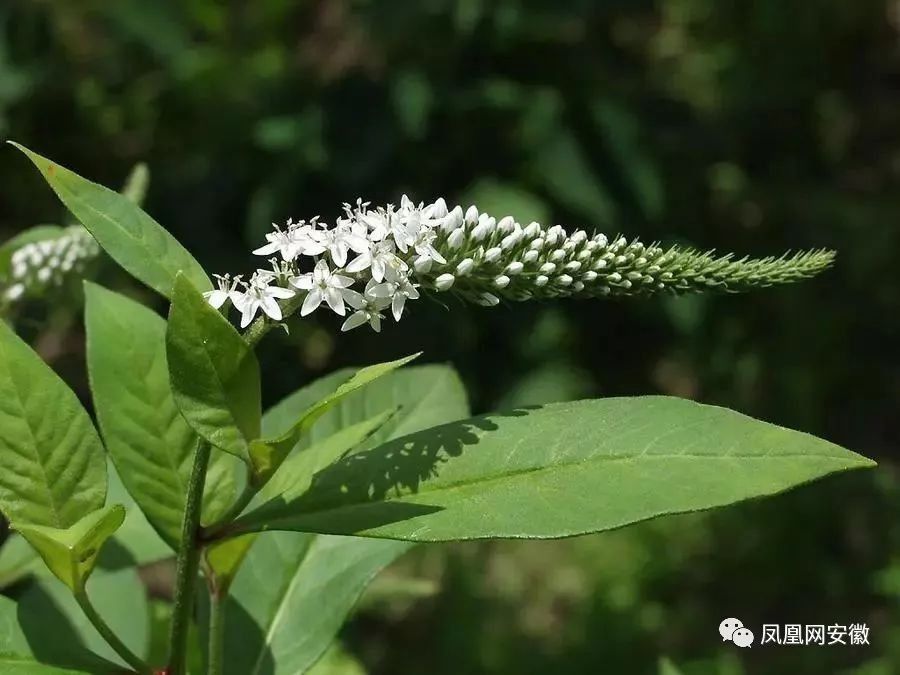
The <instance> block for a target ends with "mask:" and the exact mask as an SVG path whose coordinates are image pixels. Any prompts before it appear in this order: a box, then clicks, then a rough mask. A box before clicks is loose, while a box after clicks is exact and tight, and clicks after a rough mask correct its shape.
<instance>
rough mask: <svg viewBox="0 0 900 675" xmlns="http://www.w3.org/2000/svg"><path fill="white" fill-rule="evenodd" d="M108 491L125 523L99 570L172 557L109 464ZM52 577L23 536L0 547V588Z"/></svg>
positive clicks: (13, 537) (109, 500) (14, 536)
mask: <svg viewBox="0 0 900 675" xmlns="http://www.w3.org/2000/svg"><path fill="white" fill-rule="evenodd" d="M108 472H109V488H108V490H107V493H106V503H107V505H108V506H111V505H113V504H123V505H124V506H125V522H124V523H122V525H121V526H120V527H119V529H118V530H117V531H116V533H115V534H114V535H113V537H112V543H110V544H108V545H107V546H106V547H104V549H103V551H102V552H101V553H100V559H99V560H98V562H97V565H98V566H99V567H103V568H107V569H120V568H122V567H138V566H142V565H149V564H151V563H155V562H158V561H160V560H164V559H166V558H171V557H172V549H171V548H169V546H168V545H167V544H166V543H165V542H163V540H162V539H160V537H159V534H157V532H156V530H155V529H153V527H151V525H150V523H149V522H147V518H146V517H145V516H144V514H143V513H142V512H141V510H140V508H138V505H137V503H136V502H135V501H134V499H133V498H132V497H131V495H130V494H128V491H127V490H126V489H125V486H124V485H123V484H122V480H121V479H120V478H119V474H118V472H117V471H116V467H115V466H114V465H113V464H112V462H109V464H108ZM47 574H51V572H50V570H48V569H47V566H46V565H45V564H44V562H43V561H42V560H41V558H40V556H39V555H38V554H37V551H35V550H34V548H32V546H31V544H29V543H28V542H27V541H26V540H25V539H24V538H23V537H22V536H20V535H18V534H15V533H13V534H11V535H10V536H9V537H8V538H7V539H6V541H5V542H4V543H3V546H2V547H0V589H2V588H4V587H6V586H11V585H12V584H15V583H17V582H19V581H21V580H22V579H24V578H25V577H28V576H31V575H37V576H41V575H47Z"/></svg>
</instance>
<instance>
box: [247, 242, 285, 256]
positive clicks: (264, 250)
mask: <svg viewBox="0 0 900 675" xmlns="http://www.w3.org/2000/svg"><path fill="white" fill-rule="evenodd" d="M278 249H279V246H278V244H277V243H276V242H270V243H268V244H266V245H265V246H260V247H259V248H258V249H256V250H255V251H253V254H254V255H271V254H272V253H275V251H277V250H278Z"/></svg>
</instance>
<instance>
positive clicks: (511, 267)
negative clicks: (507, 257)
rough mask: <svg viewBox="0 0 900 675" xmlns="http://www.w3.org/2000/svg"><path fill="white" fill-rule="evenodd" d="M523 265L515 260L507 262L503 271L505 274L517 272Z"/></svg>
mask: <svg viewBox="0 0 900 675" xmlns="http://www.w3.org/2000/svg"><path fill="white" fill-rule="evenodd" d="M524 267H525V265H523V264H522V263H520V262H519V261H518V260H516V261H515V262H511V263H509V265H507V266H506V270H505V271H506V273H507V274H518V273H519V272H521V271H522V269H523V268H524Z"/></svg>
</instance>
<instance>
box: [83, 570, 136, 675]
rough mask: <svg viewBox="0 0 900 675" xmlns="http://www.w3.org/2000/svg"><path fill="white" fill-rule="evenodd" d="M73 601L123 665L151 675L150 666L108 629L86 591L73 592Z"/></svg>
mask: <svg viewBox="0 0 900 675" xmlns="http://www.w3.org/2000/svg"><path fill="white" fill-rule="evenodd" d="M75 600H76V601H77V602H78V606H79V607H81V611H83V612H84V615H85V616H86V617H87V618H88V620H89V621H90V622H91V623H92V624H93V626H94V628H96V629H97V632H98V633H100V635H101V636H102V637H103V639H104V640H106V644H108V645H109V646H110V647H112V648H113V651H115V652H116V654H118V655H119V656H121V657H122V660H123V661H125V663H127V664H128V665H129V666H131V667H132V668H134V670H135V672H138V673H140V674H141V675H151V674H152V672H153V671H151V670H150V666H148V665H147V664H146V663H144V661H143V660H142V659H141V658H140V657H139V656H138V655H137V654H135V653H134V652H133V651H131V650H130V649H129V648H128V647H127V646H126V645H125V643H124V642H122V641H121V640H120V639H119V638H118V636H117V635H116V634H115V633H114V632H113V630H112V629H111V628H110V627H109V624H107V623H106V621H104V620H103V617H102V616H100V614H99V613H98V612H97V610H96V609H95V608H94V605H92V604H91V601H90V598H88V596H87V591H86V590H85V589H84V588H81V589H79V590H77V591H75Z"/></svg>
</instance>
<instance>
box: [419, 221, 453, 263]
mask: <svg viewBox="0 0 900 675" xmlns="http://www.w3.org/2000/svg"><path fill="white" fill-rule="evenodd" d="M436 238H437V233H436V232H435V231H434V230H433V229H431V228H429V227H423V228H421V229H420V230H419V234H418V236H416V240H415V241H414V242H413V248H414V249H416V253H418V254H419V256H422V257H426V258H431V259H432V260H434V261H435V262H436V263H440V264H441V265H446V264H447V259H446V258H444V256H442V255H441V254H440V253H438V251H437V249H435V247H434V240H435V239H436Z"/></svg>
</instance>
